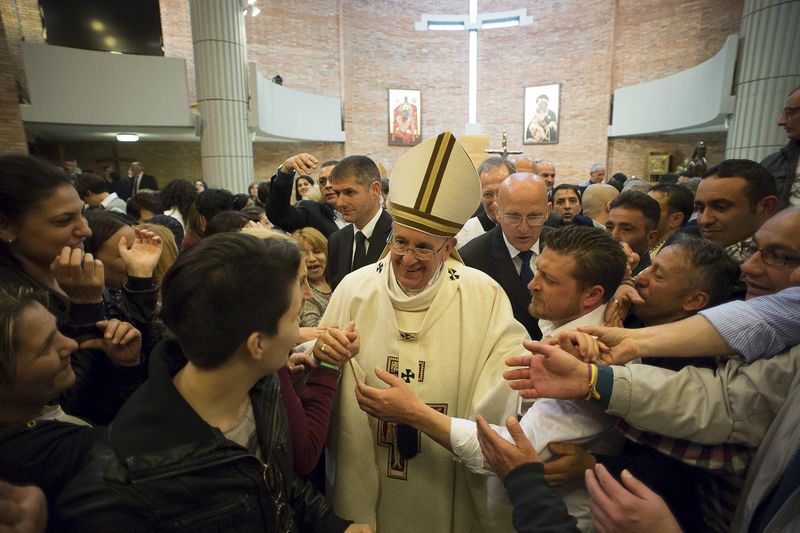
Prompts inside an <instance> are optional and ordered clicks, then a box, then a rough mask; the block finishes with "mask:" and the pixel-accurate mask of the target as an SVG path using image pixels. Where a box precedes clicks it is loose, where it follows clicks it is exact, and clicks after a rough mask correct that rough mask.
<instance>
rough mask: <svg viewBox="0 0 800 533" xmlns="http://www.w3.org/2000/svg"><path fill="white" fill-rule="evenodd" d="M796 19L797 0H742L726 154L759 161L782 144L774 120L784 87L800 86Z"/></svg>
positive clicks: (784, 94) (799, 14)
mask: <svg viewBox="0 0 800 533" xmlns="http://www.w3.org/2000/svg"><path fill="white" fill-rule="evenodd" d="M798 21H800V0H747V2H746V4H745V7H744V12H743V13H742V27H741V33H740V48H739V54H740V55H739V64H738V65H737V76H736V81H735V94H736V107H735V110H734V114H733V119H732V121H731V128H730V131H729V132H728V143H727V146H726V150H725V155H726V157H728V158H737V159H753V160H755V161H760V160H761V159H763V158H764V156H766V155H767V154H770V153H772V152H775V151H777V150H778V149H780V148H781V147H782V146H784V145H785V144H786V142H787V139H786V133H785V132H784V131H783V128H779V127H778V126H777V122H778V116H779V113H780V112H781V110H782V109H783V104H784V102H785V100H786V97H787V96H788V95H789V91H791V90H792V89H794V88H795V87H797V86H800V31H799V30H798V26H797V22H798Z"/></svg>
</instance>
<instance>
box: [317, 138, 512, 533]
mask: <svg viewBox="0 0 800 533" xmlns="http://www.w3.org/2000/svg"><path fill="white" fill-rule="evenodd" d="M426 150H427V151H426ZM415 151H416V152H415ZM443 154H444V155H443ZM457 158H458V160H456V159H457ZM429 162H430V164H429ZM467 165H468V166H469V170H471V174H470V173H469V172H467V171H466V170H465V169H466V168H467ZM420 167H421V170H418V171H416V172H417V174H418V175H417V177H416V179H417V183H415V184H413V190H411V185H409V184H408V182H409V181H410V180H413V179H415V178H414V177H413V176H414V175H415V174H414V172H415V169H419V168H420ZM445 167H446V168H445ZM426 169H427V171H426ZM423 176H424V179H423ZM437 176H438V180H439V184H438V185H437V187H438V190H439V191H440V193H441V191H447V192H448V193H450V194H456V193H458V192H459V191H453V190H448V186H450V185H453V183H452V182H449V181H448V179H450V180H455V181H460V183H461V185H460V186H461V187H462V189H463V188H464V187H468V188H469V189H468V192H469V194H465V193H464V191H463V190H462V191H461V195H460V196H461V198H465V199H464V200H462V201H460V202H456V200H457V198H458V197H457V196H456V197H450V196H448V197H447V201H442V202H437V200H436V194H435V193H434V194H433V195H432V196H429V197H428V198H427V199H426V198H423V199H422V200H420V199H419V198H420V197H422V195H423V193H422V192H419V193H418V191H424V190H426V184H427V183H429V181H432V180H435V179H437ZM465 180H472V182H471V183H469V182H468V183H467V185H464V181H465ZM391 181H392V187H393V189H392V205H390V208H389V210H390V212H391V213H392V215H393V217H394V219H395V222H394V231H395V234H394V236H393V241H392V243H391V245H390V248H391V250H392V252H391V253H390V254H388V255H385V256H384V257H383V258H382V259H381V260H380V261H379V262H377V263H375V264H372V265H367V266H365V267H363V268H361V269H359V270H357V271H355V272H353V273H351V274H350V275H348V276H346V277H345V278H344V280H343V281H342V282H341V284H340V285H339V286H338V287H337V289H336V291H335V292H334V294H333V296H332V297H331V301H330V303H329V305H328V308H327V310H326V312H325V315H324V316H323V318H322V321H321V327H323V328H324V327H337V328H343V327H345V325H346V324H348V323H349V322H350V321H355V328H356V330H357V331H358V333H359V335H360V351H359V353H358V355H357V356H355V357H354V358H353V359H351V360H350V362H349V364H347V365H345V366H344V367H343V371H342V379H341V383H340V387H339V396H338V400H337V405H336V407H335V408H334V414H333V419H332V421H331V428H330V431H329V438H328V455H327V459H328V465H327V466H328V468H327V482H328V485H329V487H328V489H329V490H328V495H329V497H330V499H331V502H332V504H333V507H334V509H335V510H336V512H337V514H339V515H340V516H345V517H347V518H349V519H352V520H354V521H356V522H366V523H369V524H372V525H373V527H376V528H377V531H379V532H388V533H392V532H405V531H408V532H427V531H430V532H437V533H439V532H448V531H454V532H455V531H457V532H459V533H460V532H479V531H486V532H489V531H492V532H495V531H513V528H512V527H511V504H510V502H509V501H508V497H507V495H506V492H505V489H504V488H503V486H502V484H501V483H500V482H499V480H498V479H497V478H494V477H485V476H480V475H476V474H473V473H470V472H468V471H467V469H466V468H465V467H464V466H463V465H462V464H460V463H458V462H455V461H454V460H453V457H452V455H451V454H450V452H449V451H448V450H446V449H444V448H442V447H441V446H439V445H438V444H436V443H435V442H434V441H433V440H431V439H429V438H428V437H427V436H425V435H424V434H421V433H419V432H416V431H415V430H413V429H411V428H407V429H408V430H410V431H411V434H410V435H411V436H410V440H411V448H416V450H418V452H417V453H416V455H413V452H412V453H411V454H408V453H404V452H402V451H401V450H400V448H401V446H400V445H399V444H398V438H397V433H398V432H397V426H396V425H395V424H391V423H387V422H383V421H380V420H377V419H375V418H373V417H370V416H369V415H367V414H366V413H365V412H364V411H362V410H361V409H360V408H359V405H358V403H357V401H356V397H355V387H356V382H357V381H362V382H366V383H367V384H368V385H371V386H375V387H386V384H385V383H384V382H383V381H381V380H380V379H378V378H377V377H376V375H375V372H374V369H375V368H376V367H377V368H380V369H383V370H386V371H388V372H390V373H392V374H394V375H396V376H398V377H399V378H401V379H402V380H403V381H405V382H406V383H407V384H408V386H409V387H410V388H412V390H413V391H414V393H415V394H416V395H417V397H418V398H420V399H421V400H422V401H424V402H426V403H427V404H428V405H430V406H431V407H433V408H434V409H437V410H439V411H441V412H443V413H446V414H447V415H450V416H455V417H462V418H474V417H475V415H477V414H480V415H483V416H484V417H486V418H487V420H489V421H490V422H493V423H497V424H502V423H503V422H504V421H505V419H506V417H507V416H509V415H513V414H515V412H516V406H517V395H516V393H515V392H514V391H512V390H511V389H510V388H509V387H508V385H507V384H505V382H504V380H503V377H502V373H503V371H504V370H505V359H506V358H508V357H510V356H515V355H519V354H520V353H521V351H522V348H521V343H522V341H523V340H524V339H527V334H526V332H525V329H524V327H523V326H522V325H521V324H519V323H518V322H516V321H515V320H514V317H513V314H512V311H511V305H510V303H509V301H508V297H507V296H506V294H505V292H504V291H503V290H502V288H501V287H500V286H499V285H498V284H497V283H496V282H495V281H494V280H492V279H491V278H490V277H489V276H487V275H486V274H484V273H482V272H480V271H478V270H475V269H472V268H469V267H466V266H465V265H463V264H462V263H461V262H460V260H458V256H457V254H456V253H454V254H453V256H450V257H448V256H447V254H449V253H450V252H451V250H452V249H453V247H454V245H455V241H454V240H453V239H452V236H453V235H455V233H457V231H458V228H459V227H460V226H459V225H460V224H463V221H464V220H466V219H467V218H468V217H469V215H470V214H471V213H472V211H474V204H477V202H478V200H479V196H480V185H479V182H478V177H477V174H476V173H475V170H474V167H473V166H472V164H471V162H469V159H468V158H467V156H466V153H464V152H463V149H461V147H460V146H459V145H458V144H455V139H454V138H453V137H452V135H451V134H449V133H445V134H442V135H440V136H438V137H437V138H436V139H435V146H434V139H431V140H429V141H426V142H425V143H423V144H421V145H419V146H418V147H416V148H414V149H412V150H409V152H407V153H406V154H405V155H404V156H403V158H401V160H400V161H398V164H397V165H396V166H395V172H394V173H393V174H392V178H391ZM403 183H406V185H407V190H408V192H407V194H406V193H404V191H403ZM427 190H429V191H430V190H432V189H431V188H428V189H427ZM412 193H413V194H412ZM404 194H405V195H404ZM406 197H409V198H410V200H409V199H408V198H406ZM415 198H416V204H415V201H414V200H415ZM471 199H474V202H473V203H470V200H471ZM426 202H427V203H426ZM458 204H463V205H458ZM407 205H410V206H413V207H404V206H407ZM448 208H450V210H449V211H448ZM426 216H427V217H430V219H431V221H426V220H425V217H426ZM442 221H444V222H442ZM448 221H449V225H448V224H447V223H448ZM426 224H430V227H428V226H427V225H426ZM443 226H447V227H443ZM442 239H444V243H445V244H443V245H442V246H441V247H439V243H440V242H442ZM429 242H432V243H433V244H430V245H429V244H428V243H429ZM420 243H421V244H420ZM412 245H413V246H412ZM434 245H435V246H437V247H439V248H438V250H436V249H435V248H434ZM418 254H419V255H418ZM423 254H427V255H424V256H423ZM420 256H423V259H420ZM415 281H419V282H420V286H413V285H414V282H415ZM319 344H320V343H319V342H318V344H317V346H315V350H317V349H318V348H319ZM323 347H324V345H323Z"/></svg>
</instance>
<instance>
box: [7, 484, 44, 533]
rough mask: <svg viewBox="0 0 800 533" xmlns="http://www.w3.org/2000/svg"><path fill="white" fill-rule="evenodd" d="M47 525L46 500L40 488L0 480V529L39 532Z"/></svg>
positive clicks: (15, 532)
mask: <svg viewBox="0 0 800 533" xmlns="http://www.w3.org/2000/svg"><path fill="white" fill-rule="evenodd" d="M46 526H47V502H46V500H45V497H44V493H43V492H42V489H40V488H39V487H35V486H27V487H18V486H16V485H11V484H10V483H6V482H5V481H0V531H2V532H6V531H8V532H13V533H41V532H43V531H44V530H45V527H46Z"/></svg>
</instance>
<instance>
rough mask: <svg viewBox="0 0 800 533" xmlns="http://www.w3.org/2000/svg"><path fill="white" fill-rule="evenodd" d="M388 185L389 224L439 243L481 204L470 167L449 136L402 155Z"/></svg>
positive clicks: (448, 133) (439, 137)
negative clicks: (389, 187)
mask: <svg viewBox="0 0 800 533" xmlns="http://www.w3.org/2000/svg"><path fill="white" fill-rule="evenodd" d="M389 182H390V183H391V196H390V201H389V213H390V214H391V215H392V219H393V220H394V221H395V222H396V223H398V224H402V225H403V226H408V227H409V228H412V229H415V230H419V231H422V232H425V233H428V234H431V235H437V236H440V237H452V236H454V235H455V234H456V233H458V232H459V231H460V230H461V227H462V226H463V225H464V223H465V222H466V221H467V220H468V219H469V218H470V217H471V216H472V214H473V213H474V212H475V209H476V208H477V206H478V204H479V203H480V200H481V182H480V179H479V178H478V173H477V172H476V170H475V166H474V165H473V164H472V161H471V160H470V158H469V156H468V155H467V152H466V151H464V149H463V148H462V147H461V145H460V144H458V142H456V138H455V136H454V135H453V134H452V133H450V132H449V131H446V132H444V133H441V134H439V135H438V136H437V137H436V138H435V139H428V140H427V141H425V142H423V143H421V144H419V145H417V146H415V147H414V148H411V149H410V150H408V151H407V152H406V153H405V154H403V155H402V157H400V159H399V160H398V161H397V163H396V164H395V165H394V169H393V170H392V175H391V178H390V180H389Z"/></svg>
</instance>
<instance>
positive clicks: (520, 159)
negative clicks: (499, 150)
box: [508, 154, 536, 174]
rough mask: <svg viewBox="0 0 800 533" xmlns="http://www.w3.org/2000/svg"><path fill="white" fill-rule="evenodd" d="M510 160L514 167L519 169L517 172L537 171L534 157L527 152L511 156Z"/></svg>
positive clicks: (532, 172)
mask: <svg viewBox="0 0 800 533" xmlns="http://www.w3.org/2000/svg"><path fill="white" fill-rule="evenodd" d="M508 161H509V163H511V164H512V165H514V168H516V169H517V172H530V173H531V174H535V173H536V163H534V162H533V159H531V158H530V157H528V156H527V155H525V154H516V155H512V156H509V158H508Z"/></svg>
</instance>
